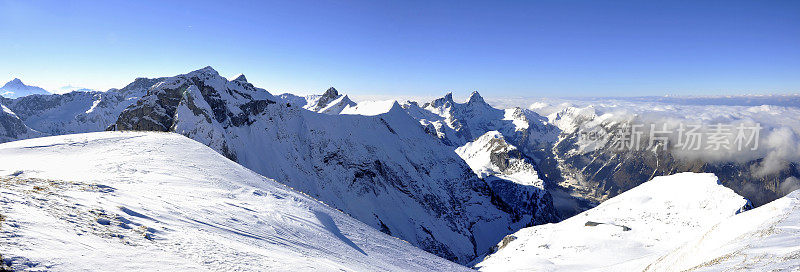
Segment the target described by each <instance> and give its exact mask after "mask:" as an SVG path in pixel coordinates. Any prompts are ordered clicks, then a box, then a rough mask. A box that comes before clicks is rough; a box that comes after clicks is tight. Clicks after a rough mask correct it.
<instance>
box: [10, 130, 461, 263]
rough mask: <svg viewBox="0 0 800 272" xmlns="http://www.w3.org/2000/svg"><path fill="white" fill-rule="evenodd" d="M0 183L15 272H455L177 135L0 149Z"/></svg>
mask: <svg viewBox="0 0 800 272" xmlns="http://www.w3.org/2000/svg"><path fill="white" fill-rule="evenodd" d="M0 181H1V182H0V201H2V203H3V204H2V205H1V206H0V213H1V214H2V218H3V219H4V221H3V222H2V225H0V253H2V254H3V258H4V261H6V262H7V263H10V264H11V265H12V266H13V268H15V269H24V270H56V271H78V270H98V269H100V270H102V269H113V270H132V269H135V270H150V271H153V270H163V269H169V270H216V271H220V270H226V271H230V270H260V271H264V270H281V271H290V270H296V271H307V270H327V271H330V270H337V271H338V270H345V271H351V270H355V271H366V270H405V271H409V270H411V271H425V270H444V271H458V270H466V268H464V267H461V266H458V265H456V264H454V263H451V262H448V261H446V260H444V259H441V258H439V257H436V256H434V255H432V254H429V253H426V252H424V251H422V250H419V249H417V248H415V247H413V246H411V245H409V244H408V243H406V242H404V241H401V240H398V239H395V238H392V237H390V236H388V235H384V234H383V233H381V232H378V231H377V230H374V229H373V228H371V227H369V226H367V225H364V224H363V223H360V222H358V221H356V220H354V219H352V218H350V217H348V216H346V215H344V214H342V213H341V212H338V211H336V210H334V209H332V208H330V207H328V206H326V205H324V204H322V203H320V202H318V201H316V200H314V199H312V198H310V197H307V196H304V195H302V194H300V193H297V192H295V191H293V190H291V189H289V188H287V187H285V186H283V185H281V184H279V183H276V182H275V181H273V180H270V179H267V178H264V177H262V176H260V175H257V174H255V173H253V172H252V171H249V170H247V169H245V168H244V167H242V166H240V165H238V164H236V163H234V162H231V161H229V160H227V159H225V158H224V157H223V156H221V155H219V154H218V153H217V152H214V151H213V150H211V149H210V148H208V147H206V146H204V145H202V144H200V143H197V142H194V141H192V140H190V139H187V138H185V137H183V136H180V135H177V134H171V133H131V132H126V133H120V132H100V133H91V134H76V135H67V136H58V137H47V138H38V139H32V140H25V141H16V142H10V143H6V144H2V145H0Z"/></svg>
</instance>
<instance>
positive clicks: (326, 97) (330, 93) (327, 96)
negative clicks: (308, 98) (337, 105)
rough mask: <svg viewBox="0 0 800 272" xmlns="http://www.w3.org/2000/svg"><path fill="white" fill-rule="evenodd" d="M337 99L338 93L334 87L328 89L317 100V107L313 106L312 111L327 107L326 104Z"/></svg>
mask: <svg viewBox="0 0 800 272" xmlns="http://www.w3.org/2000/svg"><path fill="white" fill-rule="evenodd" d="M338 97H339V91H337V90H336V88H334V87H330V88H328V90H327V91H325V93H323V94H322V97H320V98H319V100H318V101H317V105H316V106H314V109H313V110H314V111H318V110H320V109H322V108H325V107H326V106H328V103H330V102H331V101H333V100H335V99H336V98H338Z"/></svg>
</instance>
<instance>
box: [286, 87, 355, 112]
mask: <svg viewBox="0 0 800 272" xmlns="http://www.w3.org/2000/svg"><path fill="white" fill-rule="evenodd" d="M278 97H280V98H281V99H283V100H286V101H287V102H289V103H292V104H293V105H296V106H298V107H302V108H304V109H307V110H310V111H313V112H319V113H325V114H339V113H341V112H342V110H344V109H345V108H347V107H354V106H355V105H356V103H355V102H353V101H352V100H350V98H349V97H347V95H340V94H339V91H337V90H336V89H335V88H333V87H330V88H329V89H328V90H327V91H325V93H323V94H322V95H307V96H297V95H293V94H289V93H285V94H281V95H279V96H278Z"/></svg>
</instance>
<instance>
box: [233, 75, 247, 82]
mask: <svg viewBox="0 0 800 272" xmlns="http://www.w3.org/2000/svg"><path fill="white" fill-rule="evenodd" d="M233 81H241V82H247V78H246V77H245V76H244V74H239V75H238V76H236V78H234V79H233Z"/></svg>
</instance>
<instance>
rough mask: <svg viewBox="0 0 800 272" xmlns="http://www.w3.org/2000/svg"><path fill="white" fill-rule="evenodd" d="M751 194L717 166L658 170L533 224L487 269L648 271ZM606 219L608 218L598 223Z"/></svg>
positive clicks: (492, 259)
mask: <svg viewBox="0 0 800 272" xmlns="http://www.w3.org/2000/svg"><path fill="white" fill-rule="evenodd" d="M746 204H747V201H746V200H745V199H744V198H742V197H741V196H739V195H737V194H736V193H734V192H733V191H732V190H730V189H728V188H725V187H723V186H722V185H719V184H718V183H717V178H716V177H715V176H714V175H713V174H696V173H682V174H675V175H671V176H665V177H657V178H655V179H653V180H651V181H649V182H646V183H644V184H642V185H639V186H638V187H636V188H634V189H631V190H629V191H627V192H625V193H622V194H620V195H619V196H616V197H614V198H611V199H609V200H608V201H606V202H603V203H602V204H600V205H599V206H597V207H595V208H593V209H591V210H588V211H586V212H583V213H581V214H578V215H576V216H574V217H571V218H569V219H567V220H564V221H562V222H560V223H557V224H546V225H539V226H534V227H530V228H525V229H522V230H520V231H518V232H517V233H515V234H513V236H514V237H515V240H513V241H510V243H508V244H507V245H506V246H505V247H503V248H502V249H500V250H499V251H498V252H497V253H495V254H493V255H490V256H489V257H488V258H487V259H485V260H484V261H483V262H481V263H480V264H478V267H480V269H481V270H484V271H586V270H602V271H641V270H642V269H644V268H645V267H646V266H647V265H648V264H649V263H651V262H654V261H656V260H657V259H658V258H659V257H660V256H663V255H664V254H666V253H668V252H669V251H670V250H672V249H674V248H677V247H678V246H680V245H682V244H683V243H686V242H688V241H690V240H691V239H694V238H696V237H698V236H699V235H701V234H702V233H703V232H705V231H706V230H708V229H709V228H711V227H712V226H714V225H715V224H717V223H719V222H721V221H723V220H725V219H726V218H728V217H730V216H733V215H735V214H736V213H737V212H738V211H739V210H740V208H742V207H743V206H745V205H746ZM596 223H601V224H596Z"/></svg>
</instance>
